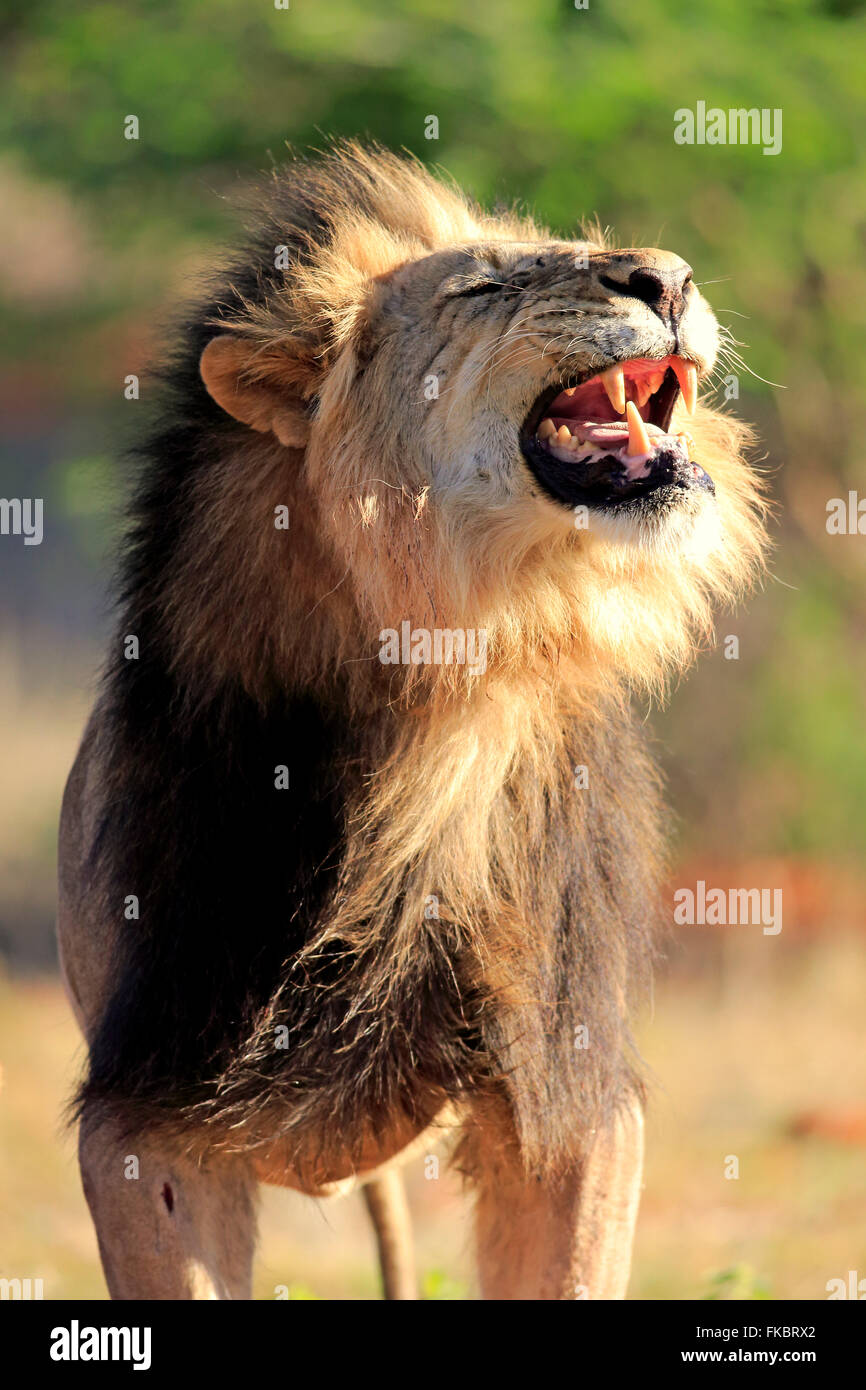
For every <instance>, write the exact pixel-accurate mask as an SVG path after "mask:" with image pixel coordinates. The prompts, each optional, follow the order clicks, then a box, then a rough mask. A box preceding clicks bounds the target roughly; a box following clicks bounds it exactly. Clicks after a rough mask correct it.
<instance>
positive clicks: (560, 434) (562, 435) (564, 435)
mask: <svg viewBox="0 0 866 1390" xmlns="http://www.w3.org/2000/svg"><path fill="white" fill-rule="evenodd" d="M570 440H571V430H570V429H569V428H568V425H560V427H559V429H558V430H557V431H556V442H557V444H560V445H561V446H562V447H563V448H564V449H567V448H568V445H569V442H570Z"/></svg>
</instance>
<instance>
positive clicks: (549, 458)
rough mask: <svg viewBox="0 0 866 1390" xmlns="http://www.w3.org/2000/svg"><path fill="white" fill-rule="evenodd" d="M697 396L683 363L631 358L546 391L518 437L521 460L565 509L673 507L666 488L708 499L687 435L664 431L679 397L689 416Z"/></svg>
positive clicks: (693, 371) (691, 368)
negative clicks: (702, 494)
mask: <svg viewBox="0 0 866 1390" xmlns="http://www.w3.org/2000/svg"><path fill="white" fill-rule="evenodd" d="M697 389H698V374H697V368H696V367H695V364H694V363H693V362H689V361H687V359H686V358H684V357H664V358H661V359H660V360H653V359H651V358H648V357H635V358H632V359H630V360H629V361H627V362H619V363H617V364H616V365H615V366H613V367H608V369H607V370H606V371H604V372H601V373H600V374H599V375H598V376H594V377H591V378H590V379H589V380H588V381H584V382H581V383H579V384H577V385H571V386H566V387H565V388H564V389H559V388H557V387H555V386H554V387H551V388H550V389H548V390H547V391H545V392H544V393H543V394H542V395H541V396H539V398H538V400H537V401H536V402H535V405H534V406H533V407H532V409H531V410H530V412H529V415H528V416H527V418H526V421H525V423H524V426H523V429H522V430H521V436H520V445H521V449H522V451H523V455H524V458H525V459H526V462H527V463H528V465H529V467H530V468H531V470H532V472H533V474H534V475H535V477H536V478H537V480H538V482H539V483H540V484H541V486H542V487H543V488H544V489H545V491H546V492H547V493H549V494H550V495H551V496H552V497H553V498H554V499H555V500H556V501H557V502H561V503H564V504H565V505H566V506H569V507H575V506H578V505H581V504H583V505H586V506H592V507H602V508H604V507H607V508H610V507H618V506H621V505H622V504H623V503H626V502H641V503H644V502H647V501H650V500H652V501H653V502H654V503H655V504H656V505H658V504H659V503H661V502H662V501H666V502H669V501H671V500H672V494H671V493H670V492H669V491H668V492H666V491H665V490H666V489H674V490H683V489H694V488H702V489H704V490H705V491H708V492H714V491H715V488H714V485H713V481H712V479H711V477H710V475H709V474H708V473H707V472H706V471H705V469H703V468H702V467H701V465H700V464H699V463H698V462H696V460H695V459H693V458H692V453H693V452H694V441H693V440H692V437H691V435H690V434H689V433H688V431H686V430H682V429H677V430H675V431H673V432H671V429H670V426H671V419H672V416H673V412H674V406H675V405H676V403H677V400H678V399H679V398H680V397H682V400H683V404H684V406H685V409H686V411H687V412H688V414H690V415H691V414H693V413H694V409H695V403H696V400H697Z"/></svg>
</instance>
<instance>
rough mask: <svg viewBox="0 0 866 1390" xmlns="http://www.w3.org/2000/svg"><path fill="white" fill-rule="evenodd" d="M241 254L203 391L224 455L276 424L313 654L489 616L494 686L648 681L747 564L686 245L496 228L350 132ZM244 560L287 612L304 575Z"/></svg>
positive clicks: (712, 323) (742, 438) (278, 469)
mask: <svg viewBox="0 0 866 1390" xmlns="http://www.w3.org/2000/svg"><path fill="white" fill-rule="evenodd" d="M247 261H248V264H247V266H246V270H245V272H244V274H245V282H244V280H242V279H241V278H239V279H238V280H236V281H233V285H235V286H239V287H235V288H232V289H231V290H228V289H223V290H222V292H221V295H220V296H219V297H218V301H217V305H216V309H215V312H213V313H212V314H211V324H212V325H217V326H218V328H219V332H218V333H216V335H215V336H213V337H212V338H211V339H210V341H208V342H207V343H206V345H205V347H204V350H203V352H202V355H201V376H202V378H203V381H204V383H205V385H206V387H207V390H208V392H209V394H210V396H211V397H212V399H213V400H214V401H215V402H217V404H218V405H219V406H220V407H222V409H223V411H225V412H227V414H228V415H229V416H231V417H233V419H234V420H235V421H237V422H238V424H239V427H240V429H239V432H238V436H237V438H236V439H235V446H236V448H237V447H238V446H241V445H243V444H244V443H245V444H246V445H247V446H249V444H250V442H251V439H252V437H253V436H252V435H251V431H252V432H255V433H256V435H258V436H262V435H265V436H269V437H270V445H269V448H270V452H269V455H268V457H269V458H270V461H271V462H270V464H269V472H268V474H267V476H268V478H269V479H270V480H271V482H272V483H273V485H274V487H275V488H277V491H278V489H279V486H281V485H282V486H283V489H284V491H286V490H291V489H292V488H294V489H295V491H294V492H293V494H292V496H291V497H289V498H288V499H287V500H288V502H289V506H290V507H291V506H292V502H294V503H295V505H294V507H293V508H292V513H293V516H292V526H293V527H297V528H299V530H300V532H301V533H302V534H301V535H299V534H298V531H297V530H296V533H295V536H294V541H293V546H292V547H290V549H292V548H297V546H298V545H301V546H302V548H304V549H305V562H304V570H303V573H304V575H305V576H308V575H309V574H310V572H311V566H310V563H309V561H310V554H311V553H312V552H313V551H314V552H315V554H316V555H318V556H319V562H318V565H314V566H312V571H313V572H315V573H317V574H318V577H319V580H320V593H319V594H318V595H316V594H315V593H314V592H313V591H312V590H310V589H309V586H308V583H307V588H306V591H305V595H304V601H306V600H308V599H309V600H312V601H313V603H314V604H315V606H316V608H317V609H318V608H319V606H320V605H322V604H324V610H323V612H321V613H319V615H318V617H319V619H321V620H322V621H323V622H324V621H326V618H325V614H327V612H328V610H329V608H330V609H332V610H333V612H334V615H335V616H334V623H333V624H332V627H333V628H334V630H335V631H336V630H339V631H340V633H341V634H342V635H341V637H340V638H339V640H337V639H335V638H333V637H332V638H331V639H330V640H325V639H324V638H322V640H320V641H319V644H318V648H317V649H318V651H319V652H320V655H321V657H322V660H323V661H324V662H328V661H332V662H333V661H334V660H339V661H340V662H346V661H347V660H355V661H357V662H358V663H360V664H361V665H363V663H364V661H365V659H366V660H369V659H370V658H371V653H372V650H373V645H374V643H375V640H376V639H377V637H378V635H379V633H380V630H381V629H391V628H398V627H399V626H400V624H401V622H403V621H406V620H408V621H409V622H410V623H411V624H412V626H413V627H414V628H422V629H424V628H435V627H449V628H452V629H453V628H459V629H466V628H473V627H474V628H483V630H484V631H485V633H486V638H487V654H488V656H487V663H486V671H487V674H488V676H489V675H490V674H491V673H493V674H500V675H501V674H502V673H503V672H506V671H508V670H511V671H514V670H522V671H525V670H526V669H527V668H530V669H534V670H537V669H538V667H539V664H546V663H550V661H551V660H553V661H555V662H556V664H557V665H558V666H559V668H560V669H561V670H566V669H567V670H570V671H572V673H582V674H580V675H578V674H575V679H576V680H580V679H583V680H590V679H592V680H596V681H597V680H605V681H610V682H612V683H615V682H616V681H620V680H621V679H622V678H623V677H624V678H625V680H626V681H627V682H632V683H635V682H636V683H640V684H643V685H644V686H646V687H654V686H657V685H658V684H659V683H660V681H662V680H663V678H664V675H665V673H666V672H667V671H669V670H670V669H672V668H674V667H677V666H681V665H682V664H683V663H684V662H685V661H687V659H688V658H689V657H690V655H691V654H692V652H693V650H694V647H695V644H696V639H697V637H698V636H699V635H700V634H702V633H704V632H706V630H707V628H708V626H709V623H710V614H711V606H712V604H713V602H714V601H715V600H717V599H726V600H727V599H730V598H732V597H733V596H735V595H736V594H737V592H738V591H739V590H740V589H741V588H742V586H743V585H744V583H745V582H747V581H748V579H749V578H750V576H751V575H752V573H753V571H754V569H755V567H756V565H757V564H758V563H759V562H760V555H761V550H762V545H763V538H764V533H763V527H762V520H761V517H762V502H761V496H760V487H759V483H758V480H757V479H756V476H755V473H754V471H753V470H752V469H751V468H750V467H749V466H748V465H747V464H746V463H745V462H744V460H743V457H742V452H741V451H742V448H743V446H744V443H745V442H746V441H747V438H748V432H747V430H746V429H745V427H744V426H743V425H742V424H740V423H738V422H736V421H735V420H733V419H731V418H730V417H728V416H726V415H723V414H721V413H719V412H718V411H714V410H711V409H710V408H708V407H707V406H706V405H705V404H703V403H702V402H701V400H700V397H701V394H702V392H703V391H704V389H705V387H706V385H707V383H708V382H710V380H711V378H712V374H713V371H714V367H715V365H716V362H717V358H718V353H719V339H720V334H719V328H718V326H717V323H716V320H715V318H714V316H713V313H712V311H711V309H710V307H709V305H708V304H707V302H706V300H705V299H704V297H703V296H702V294H701V292H700V290H699V289H698V288H697V286H696V284H695V283H694V280H693V278H692V271H691V268H690V267H689V266H688V265H687V264H686V262H685V261H684V260H682V259H681V258H680V257H679V256H677V255H674V254H672V253H670V252H666V251H661V250H656V249H646V248H642V249H634V248H631V249H626V250H617V249H613V248H611V247H610V246H608V245H606V244H605V241H604V239H603V238H602V237H601V236H600V235H597V234H592V235H591V236H581V237H580V238H578V239H576V240H562V239H558V238H556V237H553V236H551V235H550V234H549V233H547V232H546V231H544V230H543V229H541V228H539V227H537V226H536V225H535V224H534V223H532V222H531V221H529V220H528V219H527V218H525V217H518V216H516V215H512V214H506V215H498V216H487V215H485V214H484V213H483V212H481V211H480V210H479V209H478V208H476V207H474V206H473V205H472V204H470V203H469V202H468V200H467V199H466V198H465V197H464V196H463V195H462V194H461V193H460V192H459V191H458V190H456V189H455V188H454V187H452V186H451V185H449V184H447V183H445V182H443V181H440V180H439V179H436V178H434V177H433V176H432V175H431V174H429V173H428V172H427V171H426V170H424V169H423V168H422V167H421V166H420V165H419V164H418V163H416V162H415V161H413V160H411V159H405V158H400V157H397V156H394V155H392V154H390V153H387V152H384V151H382V150H375V149H374V150H368V149H364V148H361V147H359V146H357V145H354V144H348V145H344V146H340V147H339V148H337V149H335V150H334V151H332V152H330V153H329V154H327V155H326V156H325V157H323V158H322V159H320V160H318V161H315V162H311V163H309V164H308V163H304V162H298V163H295V164H294V165H291V166H289V168H288V170H287V171H285V172H283V173H281V174H278V175H276V176H275V182H274V188H273V190H272V194H271V196H270V199H269V212H268V216H267V219H266V222H265V226H264V228H263V229H260V230H259V231H258V234H257V238H256V243H255V246H254V247H252V248H251V249H250V252H249V253H248V255H247ZM250 266H252V267H253V269H252V271H250ZM239 275H240V272H239ZM241 453H243V449H241ZM249 454H250V450H249V448H248V447H247V448H246V454H245V455H244V456H245V457H246V456H249ZM244 467H246V468H247V469H248V470H249V469H252V468H253V465H252V464H246V465H244ZM262 470H263V464H260V465H259V472H258V475H257V476H258V478H259V480H261V477H262ZM277 479H282V484H279V483H277ZM236 491H237V489H236ZM276 495H277V494H276V493H275V494H274V496H275V498H276ZM282 500H286V499H282ZM252 554H260V555H261V556H262V563H268V565H269V566H270V569H269V577H268V580H267V588H268V592H269V593H270V594H271V595H272V596H273V594H274V591H275V589H276V588H279V582H278V580H277V579H276V578H275V575H276V574H278V573H279V572H280V571H282V572H283V574H284V575H285V579H286V594H285V599H284V604H283V609H284V612H286V613H287V612H288V611H289V610H290V609H291V607H292V603H293V602H295V601H296V600H297V594H298V592H299V591H300V589H301V588H303V587H304V583H305V582H306V581H305V580H303V579H302V577H301V576H298V577H297V578H296V580H295V581H294V582H292V580H291V576H290V570H291V566H292V563H293V562H292V560H291V556H285V555H283V556H282V557H281V558H279V559H277V558H276V552H275V551H274V550H273V547H271V548H270V549H268V548H267V547H264V546H263V545H262V544H261V543H259V544H258V545H256V546H252V547H248V548H247V550H246V552H245V558H244V559H243V560H242V561H241V560H240V559H239V561H238V563H243V564H244V565H245V566H249V565H250V564H251V563H253V561H252V560H251V558H250V557H251V555H252ZM266 554H267V556H268V557H270V558H269V559H267V560H266V559H265V556H266ZM272 562H274V563H272ZM326 581H327V582H326ZM264 582H265V581H264V580H263V583H264ZM326 591H327V592H326ZM332 595H333V596H332ZM308 606H309V604H308ZM317 620H318V619H317ZM347 633H350V634H352V635H351V637H347ZM285 640H286V642H290V641H291V640H293V639H291V638H288V637H287V638H286V639H285ZM274 642H275V639H274V636H273V632H271V633H270V634H269V637H268V645H269V647H270V648H272V647H273V646H274ZM404 677H405V682H406V688H407V689H408V688H411V687H412V685H413V682H416V681H418V680H421V679H424V680H426V681H427V682H428V683H429V682H432V681H436V680H439V681H445V682H446V683H447V684H448V687H449V689H451V690H453V689H454V687H455V685H457V684H460V685H461V686H462V687H464V688H465V687H467V686H470V685H472V683H473V682H477V681H478V680H480V679H481V677H480V676H479V675H478V673H477V672H470V671H469V670H467V669H466V668H463V669H462V670H458V669H456V668H453V667H452V668H449V669H447V670H444V671H443V670H441V669H440V670H438V671H435V670H433V671H431V670H430V669H429V668H427V669H424V668H421V667H419V666H417V665H410V666H409V667H408V668H407V670H406V671H405V672H404Z"/></svg>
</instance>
